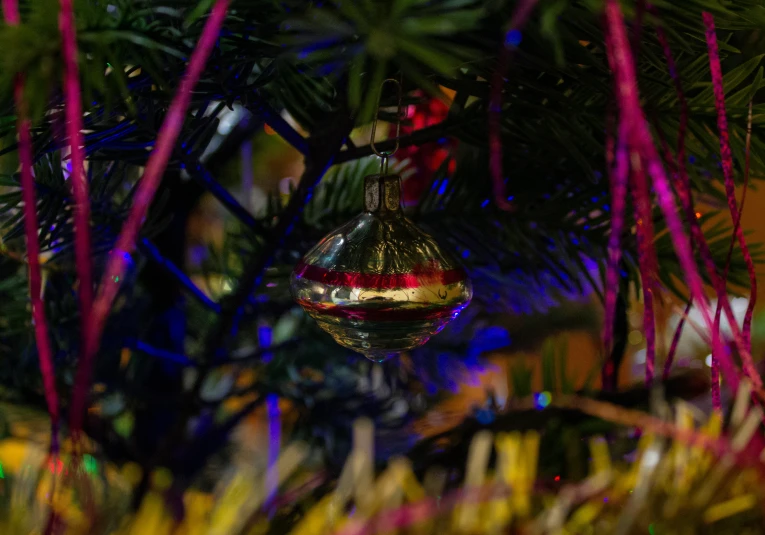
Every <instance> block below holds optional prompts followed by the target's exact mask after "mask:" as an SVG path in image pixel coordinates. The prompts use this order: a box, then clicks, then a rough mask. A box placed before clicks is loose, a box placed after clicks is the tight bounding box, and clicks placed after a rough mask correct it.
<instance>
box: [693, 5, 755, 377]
mask: <svg viewBox="0 0 765 535" xmlns="http://www.w3.org/2000/svg"><path fill="white" fill-rule="evenodd" d="M702 17H703V19H704V25H705V26H706V30H707V31H706V37H707V48H708V51H709V68H710V70H711V72H712V85H713V87H714V93H715V107H716V108H717V127H718V129H719V130H720V155H721V158H722V166H723V175H724V178H725V194H726V196H727V198H728V207H729V208H730V214H731V218H732V219H733V222H734V224H735V223H736V222H737V221H738V220H739V214H738V205H737V202H736V185H735V182H734V179H733V155H732V153H731V148H730V137H729V135H728V118H727V116H726V114H725V89H724V87H723V75H722V68H721V67H720V53H719V50H718V46H717V34H716V33H715V20H714V17H713V16H712V15H711V14H710V13H707V12H704V13H703V14H702ZM734 232H735V235H736V238H737V239H738V243H739V245H740V246H741V251H742V253H743V255H744V261H745V262H746V268H747V271H748V272H749V283H750V285H751V289H750V296H749V306H748V307H747V309H746V315H745V316H744V325H743V333H742V335H743V341H744V344H745V351H744V352H742V354H741V360H742V362H743V365H744V371H745V372H746V374H747V376H749V377H750V379H751V380H752V382H753V383H754V384H755V385H756V386H757V387H761V386H762V379H761V378H760V375H759V373H757V369H756V368H755V366H754V362H753V361H752V358H751V356H750V355H749V352H750V351H751V347H752V343H751V329H752V315H753V313H754V306H755V304H756V302H757V274H756V273H755V270H754V262H753V261H752V256H751V254H750V253H749V247H748V246H747V244H746V239H745V238H744V231H743V229H742V228H741V226H740V225H737V226H736V227H735V228H734ZM726 300H727V298H726ZM734 322H735V321H734Z"/></svg>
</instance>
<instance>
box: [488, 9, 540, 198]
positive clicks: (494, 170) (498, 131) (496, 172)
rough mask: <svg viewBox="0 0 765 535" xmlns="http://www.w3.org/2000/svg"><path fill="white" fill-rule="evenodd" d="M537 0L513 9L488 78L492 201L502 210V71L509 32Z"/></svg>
mask: <svg viewBox="0 0 765 535" xmlns="http://www.w3.org/2000/svg"><path fill="white" fill-rule="evenodd" d="M536 3H537V0H521V1H520V2H519V3H518V5H517V6H516V8H515V11H514V12H513V16H512V18H511V19H510V24H509V25H508V26H507V29H506V30H505V35H504V39H505V41H504V42H503V43H502V49H501V50H500V51H499V58H498V59H497V69H496V70H495V71H494V74H493V75H492V78H491V98H490V99H489V169H490V170H491V178H492V191H493V194H494V202H495V204H496V205H497V206H498V207H499V208H501V209H502V210H512V209H513V205H512V204H510V203H509V202H508V201H507V198H506V197H507V194H506V192H505V180H504V177H503V174H504V173H503V172H502V89H503V87H504V85H505V74H506V73H507V69H508V68H509V67H510V58H511V56H512V52H513V49H514V46H513V44H512V43H510V42H508V39H509V36H510V35H511V33H512V32H516V31H519V30H520V29H521V28H523V26H524V25H525V24H526V21H527V20H528V19H529V16H531V12H532V10H533V9H534V6H535V5H536Z"/></svg>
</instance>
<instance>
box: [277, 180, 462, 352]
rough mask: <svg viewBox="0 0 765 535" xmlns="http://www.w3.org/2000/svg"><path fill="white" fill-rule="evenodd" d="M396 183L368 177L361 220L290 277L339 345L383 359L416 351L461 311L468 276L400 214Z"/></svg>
mask: <svg viewBox="0 0 765 535" xmlns="http://www.w3.org/2000/svg"><path fill="white" fill-rule="evenodd" d="M400 205H401V179H400V177H399V176H397V175H372V176H368V177H366V179H365V183H364V206H365V210H364V212H363V213H362V214H360V215H359V216H357V217H356V218H354V219H353V220H351V221H349V222H348V223H346V224H345V225H343V226H341V227H340V228H338V229H337V230H335V231H333V232H331V233H330V234H329V235H327V236H326V237H324V239H322V240H321V241H320V242H319V243H318V244H317V245H316V246H315V247H314V248H313V249H311V250H310V251H309V252H308V253H307V254H306V255H305V257H303V259H302V260H301V262H300V263H299V264H298V265H297V266H296V267H295V270H294V271H293V273H292V278H291V281H290V286H291V290H292V295H293V297H294V298H295V300H296V301H297V302H298V303H299V304H300V305H301V306H302V307H303V308H304V309H305V310H306V312H308V314H310V315H311V317H313V318H314V319H315V320H316V321H317V322H318V324H319V326H320V327H321V328H322V329H324V330H325V331H327V332H328V333H329V334H331V335H332V336H333V337H334V339H335V340H336V341H337V342H338V343H339V344H340V345H343V346H345V347H348V348H350V349H353V350H354V351H358V352H359V353H362V354H364V355H365V356H366V357H368V358H369V359H371V360H374V361H382V360H385V359H386V358H389V357H392V356H395V355H397V354H398V353H400V352H401V351H406V350H409V349H413V348H415V347H418V346H421V345H422V344H424V343H425V342H427V341H428V339H429V338H430V337H431V336H433V335H434V334H436V333H438V332H439V331H441V329H443V328H444V326H446V324H447V323H448V322H449V321H451V320H452V319H454V318H455V317H456V316H457V315H458V314H459V313H460V311H461V310H462V309H463V308H465V307H466V306H467V305H468V303H469V302H470V298H471V297H472V286H471V284H470V280H469V279H468V277H467V274H466V273H465V271H464V270H463V269H462V268H461V267H460V266H459V264H458V263H457V262H456V261H455V260H454V259H453V258H452V257H451V255H449V254H447V253H446V252H445V251H443V250H442V249H441V248H440V247H439V246H438V244H437V243H436V242H435V240H434V239H433V238H432V237H431V236H429V235H428V234H426V233H425V232H423V231H422V230H420V229H419V228H417V227H416V226H415V225H414V224H413V223H412V222H411V221H409V220H408V219H407V218H406V217H404V214H403V213H402V211H401V206H400Z"/></svg>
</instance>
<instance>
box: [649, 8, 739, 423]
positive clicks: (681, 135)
mask: <svg viewBox="0 0 765 535" xmlns="http://www.w3.org/2000/svg"><path fill="white" fill-rule="evenodd" d="M648 10H649V12H650V13H651V14H653V15H654V16H657V17H658V11H657V9H656V8H655V7H654V6H652V5H650V4H649V5H648ZM656 35H657V37H658V39H659V43H660V44H661V47H662V50H663V52H664V57H665V59H666V61H667V67H668V68H669V74H670V77H671V78H672V81H673V82H674V84H675V93H676V94H677V98H678V101H679V103H680V126H679V128H678V139H677V169H676V172H677V175H678V180H676V181H675V184H676V189H677V193H678V196H679V197H680V202H681V205H682V207H683V210H684V212H685V217H686V220H687V221H688V224H689V225H690V228H691V237H692V243H691V247H693V246H694V245H696V246H697V247H698V250H699V252H700V253H701V258H702V260H703V262H704V267H705V269H706V271H707V274H708V276H709V278H710V280H711V281H712V285H713V287H714V288H715V291H716V294H717V302H718V311H719V306H720V305H722V307H723V309H724V310H725V315H726V317H727V318H728V322H729V323H730V324H731V328H732V332H733V337H734V339H735V340H737V341H738V342H737V343H738V346H739V347H742V346H743V342H742V341H741V335H740V332H739V330H738V323H737V322H736V320H735V319H734V314H733V309H732V308H731V305H730V301H728V298H727V291H726V288H725V279H724V278H721V277H720V276H719V274H718V273H717V267H716V266H715V263H714V258H713V257H712V251H711V250H710V249H709V245H708V244H707V241H706V238H705V237H704V233H703V232H702V230H701V225H700V224H699V221H698V219H697V218H696V211H695V210H694V207H693V193H692V190H691V179H690V177H689V176H688V169H687V166H686V158H685V135H686V132H687V126H688V115H689V112H688V101H687V99H686V98H685V93H684V92H683V86H682V82H681V80H680V73H679V72H678V70H677V65H676V64H675V60H674V57H673V55H672V49H671V48H670V45H669V39H667V35H666V32H665V31H664V28H663V27H662V26H657V27H656ZM661 141H662V146H663V151H664V155H665V159H666V161H667V163H668V165H671V162H672V153H671V151H670V149H669V146H668V145H667V143H666V140H664V139H663V138H662V140H661ZM692 302H693V298H691V299H690V300H689V303H688V308H690V304H691V303H692ZM684 324H685V317H683V318H681V319H680V322H679V323H678V326H677V331H676V332H675V336H674V338H673V344H672V346H670V352H669V353H668V355H667V360H666V362H665V366H664V374H665V378H666V377H668V375H669V372H670V370H671V366H672V361H673V360H674V355H675V350H676V348H677V342H678V341H679V338H680V333H681V331H682V328H683V325H684ZM715 325H719V324H718V323H717V318H715ZM715 329H716V330H717V332H719V329H717V327H716V328H715ZM718 367H719V359H718V358H717V356H716V355H715V354H714V351H713V352H712V366H711V368H712V369H711V372H712V377H719V369H718ZM712 399H713V402H714V401H715V400H717V402H718V405H716V406H715V408H720V407H719V400H720V384H719V381H717V382H715V381H713V382H712Z"/></svg>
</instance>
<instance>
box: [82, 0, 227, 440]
mask: <svg viewBox="0 0 765 535" xmlns="http://www.w3.org/2000/svg"><path fill="white" fill-rule="evenodd" d="M228 4H229V0H217V1H216V3H215V5H214V6H213V9H212V12H211V14H210V17H209V18H208V19H207V22H205V27H204V30H203V31H202V36H201V38H200V39H199V42H198V43H197V46H196V48H195V49H194V52H193V54H192V55H191V60H190V61H189V65H188V68H187V70H186V73H185V75H184V77H183V79H182V80H181V83H180V86H179V87H178V90H177V91H176V93H175V96H174V97H173V101H172V102H171V104H170V108H169V109H168V111H167V115H166V116H165V120H164V121H163V123H162V127H161V128H160V130H159V134H158V136H157V142H156V145H155V146H154V150H153V151H152V153H151V155H150V156H149V161H148V162H147V164H146V170H145V172H144V174H143V177H142V179H141V182H140V184H139V186H138V190H137V192H136V194H135V198H134V200H133V205H132V207H131V208H130V213H129V214H128V216H127V219H126V220H125V223H124V224H123V226H122V230H121V231H120V234H119V237H118V238H117V243H116V244H115V246H114V249H112V251H111V253H110V254H109V259H108V262H107V265H106V271H105V272H104V275H103V277H102V279H101V284H100V285H99V288H98V295H97V296H96V302H95V304H94V307H93V317H92V322H91V326H90V329H89V330H88V332H87V338H86V341H85V353H84V357H83V359H82V360H81V361H80V364H79V367H78V369H77V377H76V379H75V386H74V392H73V396H72V410H71V422H70V423H71V429H72V434H76V433H78V432H79V430H80V429H82V419H83V416H84V411H85V403H86V401H87V393H88V385H89V384H90V378H91V374H92V368H93V359H94V356H95V352H96V350H97V348H98V344H99V341H100V338H101V334H102V332H103V329H104V325H105V324H106V318H107V316H108V315H109V310H110V309H111V306H112V303H113V302H114V298H115V297H116V296H117V293H118V291H119V288H120V285H121V281H123V280H124V278H125V277H124V274H125V271H126V270H127V266H128V259H129V258H130V254H131V253H132V252H133V250H134V249H135V241H136V238H137V236H138V232H139V230H140V228H141V225H142V224H143V220H144V218H145V217H146V211H147V210H148V208H149V205H150V204H151V201H152V199H153V198H154V194H155V193H156V191H157V187H158V186H159V182H160V180H161V179H162V174H163V173H164V171H165V167H166V166H167V162H168V160H169V159H170V155H171V153H172V151H173V149H174V148H175V142H176V140H177V139H178V135H179V134H180V131H181V127H182V126H183V120H184V117H185V115H186V111H187V109H188V107H189V104H190V103H191V92H192V90H193V88H194V86H195V85H196V83H197V81H198V80H199V77H200V76H201V74H202V71H203V70H204V67H205V64H206V63H207V59H208V58H209V56H210V53H211V52H212V49H213V48H214V46H215V41H216V40H217V39H218V34H219V32H220V28H221V26H222V25H223V20H224V18H225V16H226V10H227V8H228Z"/></svg>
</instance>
